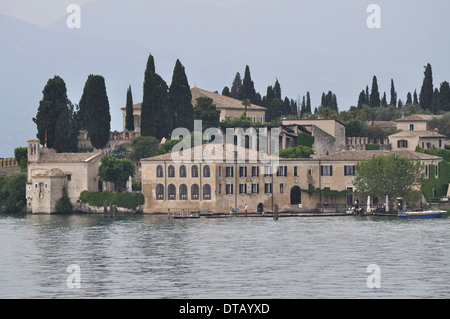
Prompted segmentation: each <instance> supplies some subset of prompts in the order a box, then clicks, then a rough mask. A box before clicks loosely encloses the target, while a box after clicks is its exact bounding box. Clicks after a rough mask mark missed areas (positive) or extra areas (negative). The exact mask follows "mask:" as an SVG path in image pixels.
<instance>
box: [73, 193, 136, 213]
mask: <svg viewBox="0 0 450 319" xmlns="http://www.w3.org/2000/svg"><path fill="white" fill-rule="evenodd" d="M80 200H81V201H83V202H85V203H88V204H89V205H91V206H95V207H102V206H103V202H104V201H106V202H108V203H111V204H113V205H115V206H117V207H122V208H127V209H133V210H136V209H137V208H138V207H139V206H140V205H143V204H144V202H145V199H144V195H143V194H141V193H109V192H88V191H83V192H81V194H80Z"/></svg>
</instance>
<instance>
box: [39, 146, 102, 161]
mask: <svg viewBox="0 0 450 319" xmlns="http://www.w3.org/2000/svg"><path fill="white" fill-rule="evenodd" d="M100 155H101V153H54V152H52V151H50V150H46V149H42V150H41V153H40V157H39V163H82V162H90V161H91V160H93V159H94V158H97V157H98V156H100Z"/></svg>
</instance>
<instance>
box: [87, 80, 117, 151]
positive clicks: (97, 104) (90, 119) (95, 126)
mask: <svg viewBox="0 0 450 319" xmlns="http://www.w3.org/2000/svg"><path fill="white" fill-rule="evenodd" d="M80 110H81V112H82V116H83V122H84V123H85V125H86V130H87V132H88V134H89V138H90V140H91V143H92V146H93V147H95V148H97V149H102V148H103V147H105V145H106V143H108V141H109V134H110V130H111V115H110V112H109V101H108V95H107V94H106V86H105V79H104V78H103V76H101V75H93V74H91V75H89V76H88V79H87V80H86V83H85V85H84V89H83V95H82V96H81V100H80Z"/></svg>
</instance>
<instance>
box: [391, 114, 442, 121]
mask: <svg viewBox="0 0 450 319" xmlns="http://www.w3.org/2000/svg"><path fill="white" fill-rule="evenodd" d="M433 117H438V118H439V117H441V115H429V114H413V115H410V116H407V117H402V118H400V119H398V120H397V122H412V121H428V120H431V119H432V118H433Z"/></svg>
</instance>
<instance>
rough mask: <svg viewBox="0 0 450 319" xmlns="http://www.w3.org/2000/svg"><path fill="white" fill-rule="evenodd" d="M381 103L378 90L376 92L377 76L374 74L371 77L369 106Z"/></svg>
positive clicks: (377, 105) (376, 105)
mask: <svg viewBox="0 0 450 319" xmlns="http://www.w3.org/2000/svg"><path fill="white" fill-rule="evenodd" d="M380 104H381V100H380V92H378V82H377V77H376V76H375V75H374V76H373V78H372V90H371V91H370V102H369V105H370V106H371V107H379V106H380Z"/></svg>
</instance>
